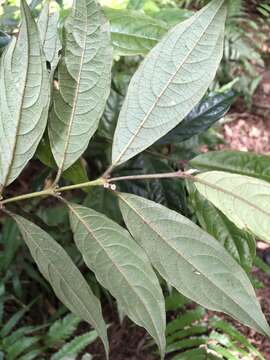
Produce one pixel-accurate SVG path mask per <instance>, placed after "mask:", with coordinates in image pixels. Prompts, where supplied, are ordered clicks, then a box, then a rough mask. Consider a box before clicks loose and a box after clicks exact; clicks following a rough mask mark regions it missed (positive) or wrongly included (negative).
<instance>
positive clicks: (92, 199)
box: [83, 186, 122, 223]
mask: <svg viewBox="0 0 270 360" xmlns="http://www.w3.org/2000/svg"><path fill="white" fill-rule="evenodd" d="M83 205H84V206H86V207H89V208H91V209H94V210H96V211H98V212H101V213H102V214H104V215H106V216H108V217H109V218H110V219H112V220H114V221H116V222H118V223H121V221H122V215H121V212H120V209H119V205H118V201H117V198H116V197H115V196H114V194H113V193H112V192H111V191H109V190H108V189H105V188H104V187H103V186H97V187H90V189H89V191H88V195H87V197H86V198H85V199H84V202H83Z"/></svg>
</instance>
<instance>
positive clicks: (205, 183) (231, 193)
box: [193, 174, 270, 219]
mask: <svg viewBox="0 0 270 360" xmlns="http://www.w3.org/2000/svg"><path fill="white" fill-rule="evenodd" d="M229 175H231V176H233V175H235V174H229ZM236 176H242V175H236ZM193 181H195V182H198V183H200V184H202V185H204V186H205V187H207V186H208V187H210V188H212V189H214V190H216V191H219V192H222V193H224V194H227V195H229V196H231V197H233V198H236V199H237V200H239V201H240V202H243V203H245V204H246V205H248V206H250V207H251V208H253V209H254V210H257V211H258V212H261V213H262V214H264V215H265V216H267V217H269V219H270V213H269V212H267V211H266V210H264V209H262V208H260V207H259V206H257V205H255V204H253V203H252V202H250V201H249V200H246V199H245V198H243V197H241V196H240V195H238V194H235V193H234V192H232V191H230V190H227V189H224V188H222V187H220V186H218V185H216V184H213V183H210V182H209V181H207V180H205V179H202V178H200V177H198V176H195V177H194V179H193ZM259 181H260V180H259ZM266 184H267V183H266Z"/></svg>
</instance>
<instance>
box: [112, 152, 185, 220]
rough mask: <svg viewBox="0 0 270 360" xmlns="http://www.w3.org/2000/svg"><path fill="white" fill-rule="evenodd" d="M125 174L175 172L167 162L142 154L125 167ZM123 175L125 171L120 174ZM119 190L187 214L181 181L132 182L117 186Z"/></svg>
mask: <svg viewBox="0 0 270 360" xmlns="http://www.w3.org/2000/svg"><path fill="white" fill-rule="evenodd" d="M124 171H125V173H124V174H126V173H127V174H129V175H131V174H132V173H134V174H155V173H163V172H164V173H166V172H173V171H174V170H173V168H172V167H171V166H169V165H168V164H167V163H166V161H162V160H160V159H159V158H158V157H156V156H151V155H150V154H146V153H145V154H141V155H139V156H138V157H136V158H135V159H134V160H131V161H130V162H128V163H127V166H126V167H124ZM119 174H123V170H122V171H121V172H120V173H119ZM117 189H120V190H121V191H122V192H130V193H133V194H135V195H139V196H143V197H145V198H147V199H149V200H152V201H155V202H157V203H159V204H163V205H164V206H167V207H168V208H170V209H172V210H175V211H180V212H182V213H186V211H187V208H186V190H185V186H184V183H183V181H181V180H179V179H151V181H149V180H137V181H134V180H131V181H125V182H121V183H118V184H117Z"/></svg>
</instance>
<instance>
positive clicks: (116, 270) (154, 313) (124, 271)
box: [69, 204, 165, 356]
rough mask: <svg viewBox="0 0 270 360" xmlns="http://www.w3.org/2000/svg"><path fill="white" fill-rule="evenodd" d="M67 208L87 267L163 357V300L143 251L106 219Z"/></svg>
mask: <svg viewBox="0 0 270 360" xmlns="http://www.w3.org/2000/svg"><path fill="white" fill-rule="evenodd" d="M69 209H70V220H71V227H72V230H73V233H74V238H75V242H76V244H77V247H78V249H79V250H80V252H81V253H82V255H83V258H84V261H85V263H86V265H87V266H88V267H89V268H90V269H91V270H92V271H93V272H94V273H95V275H96V277H97V280H98V281H99V282H100V283H101V284H102V286H104V287H105V288H106V289H108V290H109V291H110V292H111V294H112V295H113V296H114V297H115V298H116V300H117V302H118V304H119V305H120V307H121V309H123V311H124V313H126V314H127V315H128V316H129V317H130V318H131V319H132V320H133V321H134V322H135V323H137V324H138V325H140V326H142V327H144V328H145V329H146V330H147V331H148V332H149V334H150V335H151V336H152V337H153V338H154V339H155V341H156V342H157V344H158V345H159V348H160V352H161V354H162V356H164V351H165V305H164V299H163V296H162V291H161V288H160V285H159V282H158V280H157V277H156V275H155V273H154V271H153V269H152V267H151V265H150V262H149V260H148V258H147V256H146V255H145V253H144V251H143V250H142V249H141V247H140V246H138V245H137V244H136V242H135V241H134V240H133V239H132V238H131V236H130V234H129V233H128V232H127V231H126V230H125V229H123V228H122V227H121V226H120V225H118V224H116V223H115V222H113V221H112V220H110V219H109V218H107V217H106V216H104V215H102V214H100V213H98V212H96V211H94V210H92V209H89V208H86V207H83V206H80V205H76V204H69Z"/></svg>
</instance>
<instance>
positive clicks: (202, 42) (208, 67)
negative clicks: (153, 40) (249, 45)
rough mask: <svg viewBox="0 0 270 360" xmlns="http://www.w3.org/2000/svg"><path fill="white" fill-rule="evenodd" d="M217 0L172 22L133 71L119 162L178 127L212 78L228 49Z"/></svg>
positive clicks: (120, 128)
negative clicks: (172, 25)
mask: <svg viewBox="0 0 270 360" xmlns="http://www.w3.org/2000/svg"><path fill="white" fill-rule="evenodd" d="M223 3H224V1H223V0H214V1H212V2H211V3H210V4H209V5H207V6H206V7H205V8H203V9H202V10H201V11H199V12H198V13H196V14H195V15H194V16H193V17H191V18H190V19H188V20H187V21H184V22H182V23H180V24H179V25H177V26H176V27H175V28H173V29H172V30H171V31H170V32H169V33H168V34H167V35H166V36H165V37H164V38H163V39H162V40H161V42H160V43H159V44H158V45H157V46H155V47H154V49H152V51H151V52H150V53H149V54H148V56H147V58H146V59H145V60H144V62H143V63H142V64H141V66H140V67H139V69H138V70H137V72H136V73H135V75H134V76H133V78H132V80H131V83H130V86H129V89H128V93H127V96H126V99H125V102H124V105H123V107H122V110H121V113H120V116H119V120H118V124H117V127H116V131H115V135H114V142H113V150H112V163H113V166H115V165H118V164H120V163H122V162H124V161H126V160H128V159H130V158H131V157H133V156H135V155H136V154H137V153H139V152H141V151H142V150H144V149H146V148H147V147H148V146H150V145H152V144H153V143H154V142H155V141H156V140H158V139H159V138H160V137H162V136H163V135H165V134H166V133H167V132H168V131H170V130H171V129H172V128H174V127H175V126H176V125H177V124H178V123H179V122H180V121H181V120H183V118H184V117H185V116H186V115H187V114H188V113H189V112H190V110H191V109H192V108H193V107H194V106H195V105H196V104H197V103H198V102H199V100H200V99H201V98H202V97H203V95H204V94H205V92H206V90H207V88H208V87H209V85H210V84H211V82H212V80H213V78H214V76H215V73H216V70H217V68H218V65H219V63H220V60H221V57H222V52H223V38H224V23H225V18H226V6H225V5H223Z"/></svg>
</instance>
